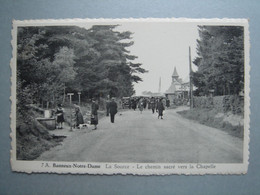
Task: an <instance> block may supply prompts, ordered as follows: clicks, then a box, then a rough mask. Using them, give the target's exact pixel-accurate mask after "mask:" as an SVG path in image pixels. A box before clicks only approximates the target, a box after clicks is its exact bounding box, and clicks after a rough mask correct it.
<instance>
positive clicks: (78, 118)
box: [75, 106, 84, 129]
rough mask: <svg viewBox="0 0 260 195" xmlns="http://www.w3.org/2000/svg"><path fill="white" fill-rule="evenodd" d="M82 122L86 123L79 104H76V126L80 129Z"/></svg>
mask: <svg viewBox="0 0 260 195" xmlns="http://www.w3.org/2000/svg"><path fill="white" fill-rule="evenodd" d="M80 124H84V119H83V115H82V113H81V111H80V108H79V106H76V107H75V128H78V129H79V125H80Z"/></svg>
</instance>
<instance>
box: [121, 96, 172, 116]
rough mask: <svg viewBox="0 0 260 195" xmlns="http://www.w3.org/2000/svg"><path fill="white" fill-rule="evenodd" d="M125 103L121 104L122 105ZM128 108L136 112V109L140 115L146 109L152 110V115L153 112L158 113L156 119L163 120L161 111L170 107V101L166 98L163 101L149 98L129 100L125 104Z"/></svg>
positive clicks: (158, 98) (160, 98)
mask: <svg viewBox="0 0 260 195" xmlns="http://www.w3.org/2000/svg"><path fill="white" fill-rule="evenodd" d="M124 103H125V102H123V104H124ZM127 105H128V108H129V109H133V110H136V109H137V108H138V109H139V110H140V113H142V112H143V110H144V109H146V107H148V109H151V110H152V113H153V114H154V113H155V111H156V112H158V119H159V118H161V119H163V111H164V110H165V107H167V108H169V107H170V100H169V99H168V98H166V99H164V98H162V97H156V98H155V97H151V98H143V97H140V98H136V97H135V98H130V99H129V100H128V102H127Z"/></svg>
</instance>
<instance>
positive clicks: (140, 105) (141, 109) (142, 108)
mask: <svg viewBox="0 0 260 195" xmlns="http://www.w3.org/2000/svg"><path fill="white" fill-rule="evenodd" d="M138 108H139V110H140V112H141V114H142V112H143V110H144V103H143V99H142V98H141V99H140V100H139V102H138Z"/></svg>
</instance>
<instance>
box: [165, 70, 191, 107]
mask: <svg viewBox="0 0 260 195" xmlns="http://www.w3.org/2000/svg"><path fill="white" fill-rule="evenodd" d="M189 90H190V86H189V81H182V79H181V78H179V75H178V73H177V70H176V67H174V71H173V74H172V82H171V85H170V87H169V89H168V90H166V92H165V93H164V94H165V96H166V97H167V98H168V99H169V100H170V102H171V104H172V103H174V104H180V102H181V103H183V102H184V101H185V100H186V101H187V100H188V98H189V97H188V96H189Z"/></svg>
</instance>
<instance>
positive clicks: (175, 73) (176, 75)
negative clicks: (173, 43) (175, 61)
mask: <svg viewBox="0 0 260 195" xmlns="http://www.w3.org/2000/svg"><path fill="white" fill-rule="evenodd" d="M172 77H175V78H178V77H179V75H178V73H177V70H176V66H174V71H173V74H172Z"/></svg>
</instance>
